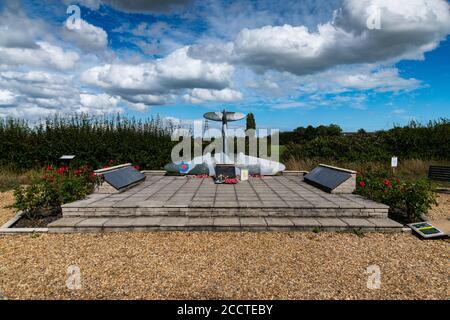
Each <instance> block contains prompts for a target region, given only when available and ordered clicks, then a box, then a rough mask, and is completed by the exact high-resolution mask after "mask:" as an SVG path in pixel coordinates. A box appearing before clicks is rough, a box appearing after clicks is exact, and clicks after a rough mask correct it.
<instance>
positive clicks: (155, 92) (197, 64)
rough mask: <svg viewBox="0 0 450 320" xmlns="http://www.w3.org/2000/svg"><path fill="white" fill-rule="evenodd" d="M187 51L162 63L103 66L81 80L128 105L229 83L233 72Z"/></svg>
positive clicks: (154, 101)
mask: <svg viewBox="0 0 450 320" xmlns="http://www.w3.org/2000/svg"><path fill="white" fill-rule="evenodd" d="M187 51H188V48H187V47H186V48H182V49H179V50H177V51H175V52H173V53H172V54H170V55H168V56H167V57H165V58H163V59H159V60H156V61H154V62H148V63H141V64H106V65H103V66H98V67H94V68H91V69H89V70H86V71H85V72H84V73H83V74H82V76H81V80H82V81H84V82H85V83H88V84H90V85H95V86H98V87H100V88H103V89H105V90H107V91H108V92H109V93H111V94H117V95H120V96H121V97H123V98H124V99H125V100H128V101H130V102H132V103H144V104H146V103H147V104H160V102H161V101H162V100H163V99H165V97H163V96H164V95H167V94H171V93H172V92H175V91H177V90H183V89H193V88H204V89H215V90H221V89H225V88H226V87H228V86H229V85H230V83H231V79H232V73H233V70H234V68H233V67H232V66H230V65H228V64H226V63H211V62H204V61H202V60H198V59H193V58H190V57H189V56H188V55H187Z"/></svg>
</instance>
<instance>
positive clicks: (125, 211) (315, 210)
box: [63, 203, 389, 218]
mask: <svg viewBox="0 0 450 320" xmlns="http://www.w3.org/2000/svg"><path fill="white" fill-rule="evenodd" d="M230 204H231V203H230ZM155 205H156V204H155ZM158 206H160V204H158ZM388 211H389V208H388V207H386V206H380V207H379V208H349V207H348V206H342V207H338V206H336V207H334V208H331V207H329V206H328V207H309V208H307V207H304V208H301V207H292V208H289V207H275V206H274V207H257V206H254V207H251V206H249V207H232V206H230V207H211V206H206V207H203V208H202V207H186V206H185V207H183V206H181V205H180V206H179V207H154V208H152V207H135V208H132V207H90V208H67V207H63V216H64V217H73V218H98V217H104V218H113V217H118V218H121V217H130V218H133V217H155V216H177V217H197V218H214V217H223V216H235V217H275V218H276V217H300V218H315V217H317V218H333V217H337V218H361V217H362V218H387V216H388Z"/></svg>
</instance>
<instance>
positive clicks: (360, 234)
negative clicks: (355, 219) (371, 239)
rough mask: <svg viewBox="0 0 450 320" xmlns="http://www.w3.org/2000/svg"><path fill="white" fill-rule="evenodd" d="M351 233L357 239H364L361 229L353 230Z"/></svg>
mask: <svg viewBox="0 0 450 320" xmlns="http://www.w3.org/2000/svg"><path fill="white" fill-rule="evenodd" d="M352 232H353V234H355V235H357V236H358V237H361V238H362V237H364V231H363V230H362V228H353V230H352Z"/></svg>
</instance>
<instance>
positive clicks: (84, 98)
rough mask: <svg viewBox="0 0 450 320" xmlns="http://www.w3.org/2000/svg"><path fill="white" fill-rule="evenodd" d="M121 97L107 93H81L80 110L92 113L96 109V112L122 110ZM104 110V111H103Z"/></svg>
mask: <svg viewBox="0 0 450 320" xmlns="http://www.w3.org/2000/svg"><path fill="white" fill-rule="evenodd" d="M119 102H120V99H118V98H116V97H112V96H109V95H107V94H105V93H102V94H87V93H81V94H80V104H81V108H80V111H83V112H86V113H92V111H95V112H96V113H100V112H101V113H104V112H105V111H106V112H107V113H110V112H117V111H122V108H118V107H117V105H118V104H119ZM102 111H103V112H102Z"/></svg>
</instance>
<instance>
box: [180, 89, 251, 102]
mask: <svg viewBox="0 0 450 320" xmlns="http://www.w3.org/2000/svg"><path fill="white" fill-rule="evenodd" d="M242 97H243V96H242V93H241V92H239V91H236V90H232V89H228V88H226V89H223V90H210V89H193V90H191V92H190V93H189V94H186V95H184V100H185V101H187V102H190V103H193V104H197V103H202V102H206V101H221V102H234V101H238V100H241V99H242Z"/></svg>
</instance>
